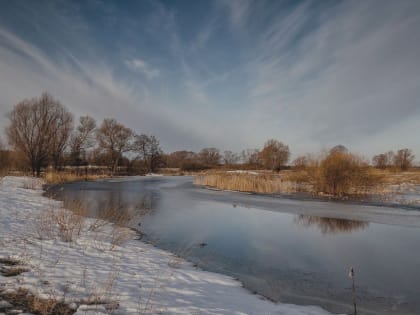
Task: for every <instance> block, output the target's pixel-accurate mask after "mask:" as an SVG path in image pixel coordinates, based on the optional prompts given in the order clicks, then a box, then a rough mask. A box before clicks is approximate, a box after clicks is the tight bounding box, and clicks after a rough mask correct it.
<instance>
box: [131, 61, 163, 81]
mask: <svg viewBox="0 0 420 315" xmlns="http://www.w3.org/2000/svg"><path fill="white" fill-rule="evenodd" d="M125 64H126V66H127V67H128V68H129V69H130V70H132V71H138V72H141V73H143V74H144V75H145V76H146V77H147V78H148V79H154V78H156V77H158V76H159V74H160V72H159V70H158V69H156V68H153V67H151V66H150V65H149V64H148V63H146V61H144V60H143V59H140V58H135V59H130V60H126V61H125Z"/></svg>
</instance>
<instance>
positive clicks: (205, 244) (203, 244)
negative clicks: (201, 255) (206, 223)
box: [198, 242, 207, 247]
mask: <svg viewBox="0 0 420 315" xmlns="http://www.w3.org/2000/svg"><path fill="white" fill-rule="evenodd" d="M198 246H200V247H204V246H207V243H204V242H202V243H200V244H198Z"/></svg>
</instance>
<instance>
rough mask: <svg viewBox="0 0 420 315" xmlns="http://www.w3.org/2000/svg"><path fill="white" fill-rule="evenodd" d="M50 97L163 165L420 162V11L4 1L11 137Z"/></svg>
mask: <svg viewBox="0 0 420 315" xmlns="http://www.w3.org/2000/svg"><path fill="white" fill-rule="evenodd" d="M44 91H47V92H49V93H50V94H52V95H53V96H54V97H56V98H57V99H59V100H60V101H61V103H62V104H63V105H65V106H66V107H67V108H68V109H69V110H70V111H71V112H73V113H74V114H75V116H76V117H78V116H80V115H91V116H92V117H94V118H96V119H97V120H98V122H100V121H101V120H102V119H104V118H107V117H112V118H115V119H117V120H118V121H119V122H121V123H123V124H124V125H126V126H128V127H130V128H132V129H133V130H135V131H136V132H138V133H146V134H154V135H156V136H157V137H158V138H159V139H160V142H161V145H162V147H163V149H164V150H165V151H166V152H171V151H175V150H181V149H188V150H194V151H198V150H199V149H201V148H203V147H217V148H220V149H221V150H222V151H223V150H233V151H237V152H238V151H240V150H242V149H246V148H261V147H262V146H263V144H264V142H265V141H266V140H268V139H271V138H274V139H278V140H280V141H282V142H283V143H285V144H288V145H289V147H290V150H291V152H292V157H296V156H298V155H300V154H304V153H308V152H319V151H321V150H325V149H328V148H330V147H332V146H334V145H337V144H342V145H345V146H346V147H347V148H348V149H349V150H350V151H352V152H355V153H358V154H362V155H364V156H366V157H371V156H372V155H374V154H377V153H381V152H385V151H388V150H397V149H399V148H405V147H408V148H411V149H412V150H413V152H414V153H415V154H416V155H417V160H420V132H419V130H420V1H417V0H413V1H410V0H401V1H394V0H389V1H388V0H378V1H375V0H367V1H366V0H360V1H358V0H354V1H338V0H337V1H335V0H334V1H328V0H324V1H307V0H306V1H281V0H275V1H264V0H258V1H251V0H211V1H210V0H209V1H204V0H195V1H193V0H191V1H186V0H185V1H175V0H168V1H163V0H162V1H147V0H143V1H129V0H125V1H101V0H87V1H61V0H57V1H42V0H40V1H22V0H15V1H6V0H0V128H1V130H2V131H3V130H4V128H5V127H6V126H7V123H8V120H7V118H6V114H7V112H9V111H10V110H11V109H12V108H13V105H15V104H16V103H18V102H19V101H21V100H23V99H25V98H31V97H35V96H39V95H41V93H42V92H44Z"/></svg>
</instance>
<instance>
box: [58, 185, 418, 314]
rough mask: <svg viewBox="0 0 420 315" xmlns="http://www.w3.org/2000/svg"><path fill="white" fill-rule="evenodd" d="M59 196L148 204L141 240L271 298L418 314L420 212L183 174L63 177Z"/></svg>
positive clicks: (135, 207)
mask: <svg viewBox="0 0 420 315" xmlns="http://www.w3.org/2000/svg"><path fill="white" fill-rule="evenodd" d="M53 191H54V194H55V195H56V197H57V198H61V199H62V198H76V199H80V200H84V201H88V202H89V206H90V209H91V211H92V212H91V215H93V216H95V215H97V214H98V213H100V212H101V211H103V209H104V208H106V207H110V206H112V207H114V208H118V209H119V211H127V210H129V211H138V212H142V211H143V210H144V209H149V212H148V214H147V215H146V216H144V217H143V219H142V221H141V226H140V229H141V231H143V232H144V233H146V236H145V239H146V240H147V241H149V242H151V243H153V244H155V245H156V246H157V247H160V248H163V249H166V250H170V251H172V252H174V253H177V254H179V255H181V256H183V257H185V258H187V259H188V260H190V261H192V262H193V263H195V264H196V265H197V266H198V267H200V268H203V269H205V270H210V271H216V272H220V273H224V274H227V275H231V276H233V277H235V278H238V279H239V280H240V281H241V282H242V283H243V284H244V286H245V287H247V288H248V289H250V290H251V291H252V292H255V293H258V294H262V295H264V296H265V297H268V298H270V299H272V300H274V301H280V302H287V303H296V304H316V305H321V306H323V307H324V308H326V309H327V310H329V311H332V312H341V313H343V312H348V313H350V312H351V310H352V308H351V280H350V279H349V277H348V270H349V268H350V267H353V268H354V269H355V272H356V284H357V295H358V304H359V313H360V314H420V298H419V297H420V251H419V250H418V249H419V244H420V212H419V211H414V210H412V211H408V210H404V209H396V208H387V207H374V206H368V205H361V204H346V203H339V202H323V201H309V200H297V199H287V198H273V197H267V196H258V195H251V194H244V193H233V192H221V191H212V190H207V189H203V188H199V187H195V186H193V185H192V179H191V178H189V177H149V178H145V177H143V178H131V179H129V180H118V179H117V180H108V181H96V182H83V183H72V184H66V185H64V186H63V188H62V189H57V188H54V190H53Z"/></svg>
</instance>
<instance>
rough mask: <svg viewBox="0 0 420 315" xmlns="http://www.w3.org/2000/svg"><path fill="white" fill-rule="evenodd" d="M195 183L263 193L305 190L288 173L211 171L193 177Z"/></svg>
mask: <svg viewBox="0 0 420 315" xmlns="http://www.w3.org/2000/svg"><path fill="white" fill-rule="evenodd" d="M194 183H195V184H196V185H201V186H209V187H215V188H218V189H223V190H235V191H243V192H256V193H264V194H275V193H293V192H300V191H307V190H308V188H307V184H306V183H304V182H300V181H293V180H291V178H290V174H288V175H284V176H283V175H279V174H274V173H269V174H267V173H266V174H252V173H243V174H242V173H226V172H221V173H213V174H204V175H199V176H197V177H196V178H195V179H194Z"/></svg>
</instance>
